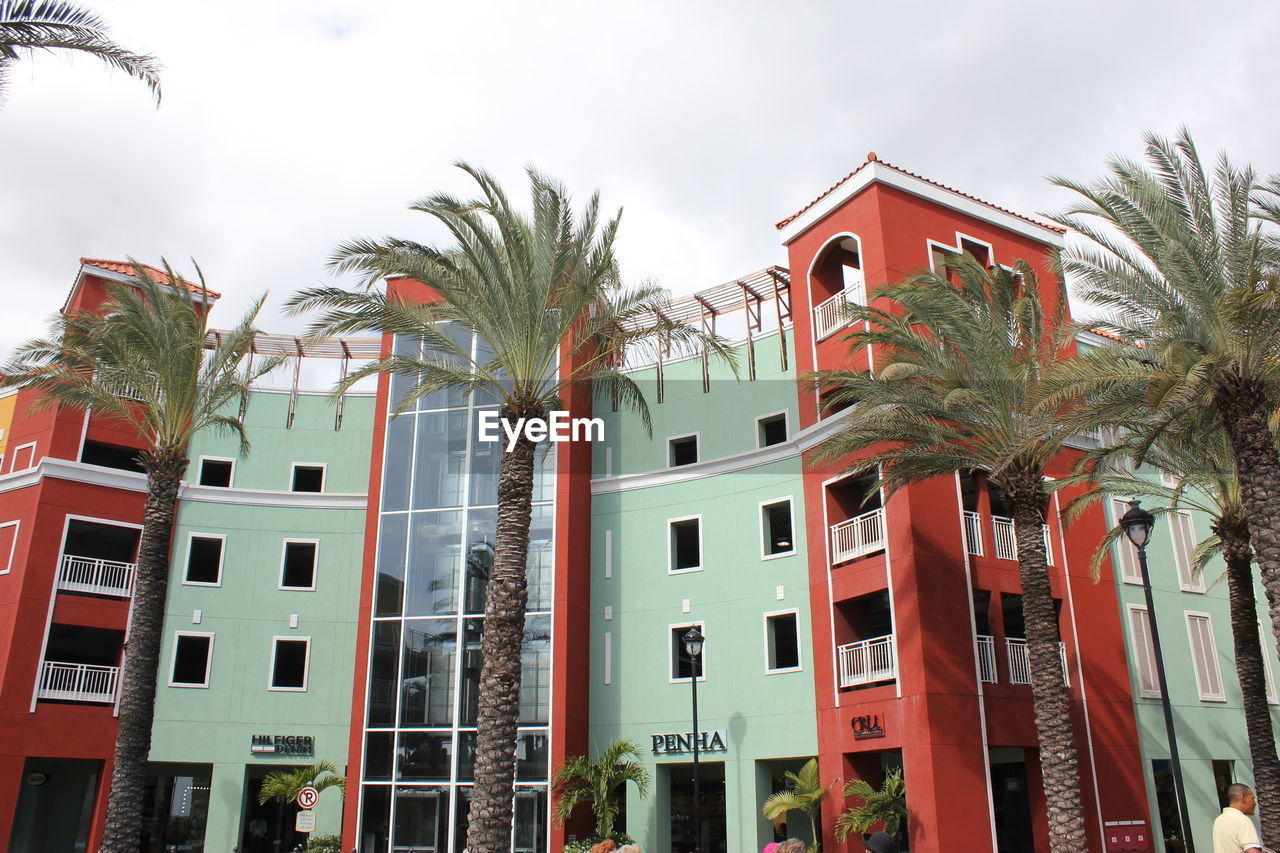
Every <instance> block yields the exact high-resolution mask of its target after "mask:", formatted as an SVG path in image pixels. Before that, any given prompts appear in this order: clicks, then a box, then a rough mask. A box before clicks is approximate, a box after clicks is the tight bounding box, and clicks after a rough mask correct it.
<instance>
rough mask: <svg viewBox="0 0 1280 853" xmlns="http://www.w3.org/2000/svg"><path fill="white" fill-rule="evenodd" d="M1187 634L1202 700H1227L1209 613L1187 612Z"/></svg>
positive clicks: (1197, 686)
mask: <svg viewBox="0 0 1280 853" xmlns="http://www.w3.org/2000/svg"><path fill="white" fill-rule="evenodd" d="M1186 615H1187V634H1188V636H1189V637H1190V639H1191V662H1192V664H1194V667H1195V672H1196V688H1197V689H1198V690H1199V691H1200V701H1202V702H1225V701H1226V699H1227V697H1226V694H1225V693H1224V692H1223V690H1222V672H1221V671H1220V670H1219V669H1218V647H1217V644H1216V643H1214V641H1213V622H1212V621H1211V620H1210V618H1209V614H1208V613H1192V612H1190V611H1188V612H1187V614H1186Z"/></svg>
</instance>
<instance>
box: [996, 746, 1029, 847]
mask: <svg viewBox="0 0 1280 853" xmlns="http://www.w3.org/2000/svg"><path fill="white" fill-rule="evenodd" d="M991 802H992V805H993V806H994V808H995V815H996V849H997V850H998V851H1000V853H1035V849H1036V845H1035V837H1034V835H1033V832H1032V827H1031V799H1030V796H1029V794H1028V792H1027V762H1026V761H1025V760H1019V761H1011V762H1007V763H1006V762H1001V763H999V764H994V763H993V764H992V765H991Z"/></svg>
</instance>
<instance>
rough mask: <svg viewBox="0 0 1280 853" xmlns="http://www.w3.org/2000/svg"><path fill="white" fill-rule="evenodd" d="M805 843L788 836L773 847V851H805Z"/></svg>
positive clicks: (787, 852) (785, 852) (778, 852)
mask: <svg viewBox="0 0 1280 853" xmlns="http://www.w3.org/2000/svg"><path fill="white" fill-rule="evenodd" d="M805 849H806V848H805V844H804V842H803V841H801V840H800V839H799V838H788V839H787V840H786V841H783V842H782V843H780V844H779V845H778V846H777V847H775V848H773V853H805Z"/></svg>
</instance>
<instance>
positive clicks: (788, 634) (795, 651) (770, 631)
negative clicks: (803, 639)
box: [764, 611, 800, 672]
mask: <svg viewBox="0 0 1280 853" xmlns="http://www.w3.org/2000/svg"><path fill="white" fill-rule="evenodd" d="M764 622H765V642H766V643H767V652H768V658H767V659H766V661H765V669H766V671H768V672H787V671H790V670H797V669H799V668H800V631H799V619H798V616H797V614H796V613H795V612H794V611H793V612H791V613H775V614H773V615H766V616H765V620H764Z"/></svg>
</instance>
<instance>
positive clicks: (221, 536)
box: [139, 530, 227, 586]
mask: <svg viewBox="0 0 1280 853" xmlns="http://www.w3.org/2000/svg"><path fill="white" fill-rule="evenodd" d="M192 539H217V540H220V541H221V542H222V546H221V547H220V548H219V549H218V580H217V581H216V582H215V583H209V582H208V581H192V580H187V573H188V572H190V571H191V540H192ZM139 544H141V543H139ZM226 563H227V534H225V533H201V532H200V531H198V530H193V531H191V532H190V533H188V534H187V553H186V554H185V555H184V557H183V559H182V586H222V570H223V568H225V567H226Z"/></svg>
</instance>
